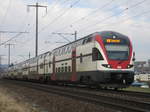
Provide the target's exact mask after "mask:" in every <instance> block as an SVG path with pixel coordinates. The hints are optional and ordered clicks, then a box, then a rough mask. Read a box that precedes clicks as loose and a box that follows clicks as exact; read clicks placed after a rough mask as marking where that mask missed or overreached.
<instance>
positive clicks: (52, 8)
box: [43, 0, 68, 18]
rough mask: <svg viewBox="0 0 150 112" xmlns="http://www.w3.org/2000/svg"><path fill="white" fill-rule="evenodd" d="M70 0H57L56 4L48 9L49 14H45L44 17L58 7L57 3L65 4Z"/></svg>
mask: <svg viewBox="0 0 150 112" xmlns="http://www.w3.org/2000/svg"><path fill="white" fill-rule="evenodd" d="M67 1H68V0H65V1H63V2H62V3H59V2H60V1H59V0H55V2H54V4H52V6H51V7H50V8H49V9H48V11H47V14H46V15H45V16H43V18H45V17H46V16H47V15H49V14H50V13H51V11H52V10H54V9H55V8H56V7H57V4H64V3H66V2H67Z"/></svg>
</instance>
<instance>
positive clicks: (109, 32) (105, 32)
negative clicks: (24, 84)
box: [16, 31, 128, 65]
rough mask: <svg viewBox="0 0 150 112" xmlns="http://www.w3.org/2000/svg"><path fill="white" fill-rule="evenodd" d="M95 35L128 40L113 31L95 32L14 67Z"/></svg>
mask: <svg viewBox="0 0 150 112" xmlns="http://www.w3.org/2000/svg"><path fill="white" fill-rule="evenodd" d="M97 34H99V35H101V36H102V38H103V39H104V38H107V37H112V36H114V35H115V36H117V37H121V38H123V39H127V38H128V37H127V36H126V35H123V34H121V33H118V32H115V31H101V32H95V33H92V34H89V35H87V36H85V37H83V38H80V39H78V40H76V41H73V42H70V43H68V44H65V45H63V46H60V47H57V48H55V49H53V50H52V51H47V52H45V53H43V54H40V55H38V56H37V57H32V58H30V59H27V60H25V61H23V62H20V63H17V64H16V65H18V64H21V63H25V62H27V61H29V60H30V61H31V60H33V59H34V60H36V59H38V58H39V57H40V56H43V55H45V54H51V53H52V52H54V51H55V50H57V49H59V48H63V47H65V46H67V45H71V44H73V43H76V42H78V41H81V40H84V39H86V38H89V37H94V36H95V35H97ZM112 38H113V37H112Z"/></svg>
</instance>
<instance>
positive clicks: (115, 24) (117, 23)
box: [86, 10, 150, 31]
mask: <svg viewBox="0 0 150 112" xmlns="http://www.w3.org/2000/svg"><path fill="white" fill-rule="evenodd" d="M148 13H150V10H148V11H144V12H142V13H140V14H137V15H134V16H130V17H128V18H125V19H123V20H120V21H119V22H113V23H111V24H105V25H101V26H99V27H100V28H93V29H94V30H96V29H102V27H105V26H118V25H121V23H123V22H125V21H128V20H129V19H132V18H135V17H142V16H144V15H145V14H148ZM86 31H88V30H86Z"/></svg>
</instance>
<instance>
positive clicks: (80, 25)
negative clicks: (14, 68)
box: [0, 0, 150, 64]
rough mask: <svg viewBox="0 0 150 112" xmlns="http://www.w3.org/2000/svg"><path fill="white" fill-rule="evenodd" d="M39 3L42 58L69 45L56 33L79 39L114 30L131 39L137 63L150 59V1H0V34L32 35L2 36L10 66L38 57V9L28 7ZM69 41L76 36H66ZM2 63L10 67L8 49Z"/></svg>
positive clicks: (0, 51)
mask: <svg viewBox="0 0 150 112" xmlns="http://www.w3.org/2000/svg"><path fill="white" fill-rule="evenodd" d="M37 1H38V2H39V4H41V5H46V6H48V7H47V10H48V11H47V14H46V12H45V8H39V54H41V53H44V52H47V51H49V50H52V49H54V48H56V47H58V46H61V45H63V44H64V43H56V42H66V43H67V41H66V40H64V39H63V38H62V37H60V36H58V35H54V34H52V33H53V32H61V33H73V32H74V31H75V30H76V31H77V32H78V38H81V37H83V36H86V35H88V34H90V33H94V32H97V31H103V30H113V31H116V32H120V33H123V34H125V35H127V36H129V37H130V39H131V41H132V43H133V48H134V51H135V53H136V59H137V60H147V59H150V50H149V48H150V47H149V46H150V41H149V38H150V30H149V29H150V19H149V18H150V0H0V31H17V32H23V31H27V32H30V33H28V34H18V33H16V34H14V33H0V38H1V43H4V42H6V41H7V40H9V39H11V38H12V37H15V36H16V35H19V36H16V38H14V39H12V40H11V41H9V42H7V43H6V44H9V43H11V44H15V45H14V46H12V47H11V62H13V63H15V62H20V61H23V60H25V59H27V58H28V54H29V52H30V53H31V57H33V56H34V55H35V8H29V10H28V11H27V5H30V4H35V3H36V2H37ZM64 36H65V37H66V38H68V39H69V40H70V41H73V40H74V37H73V36H69V35H64ZM0 55H5V56H3V60H2V63H3V64H4V63H7V60H8V58H7V57H8V46H5V45H1V46H0Z"/></svg>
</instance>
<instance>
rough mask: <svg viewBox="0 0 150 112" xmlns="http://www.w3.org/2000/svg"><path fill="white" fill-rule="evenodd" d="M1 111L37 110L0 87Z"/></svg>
mask: <svg viewBox="0 0 150 112" xmlns="http://www.w3.org/2000/svg"><path fill="white" fill-rule="evenodd" d="M0 112H37V111H36V110H34V109H32V108H30V107H28V106H27V105H25V104H24V103H22V102H20V101H17V100H16V99H15V98H14V97H12V96H10V95H9V93H8V92H6V91H5V89H2V88H0Z"/></svg>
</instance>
